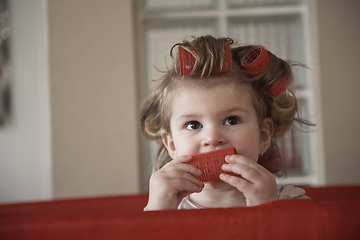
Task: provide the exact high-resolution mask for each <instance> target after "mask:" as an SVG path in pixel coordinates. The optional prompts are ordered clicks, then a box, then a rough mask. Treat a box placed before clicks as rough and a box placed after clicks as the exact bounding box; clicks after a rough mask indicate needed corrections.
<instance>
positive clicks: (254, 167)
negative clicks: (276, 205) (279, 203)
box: [220, 155, 278, 207]
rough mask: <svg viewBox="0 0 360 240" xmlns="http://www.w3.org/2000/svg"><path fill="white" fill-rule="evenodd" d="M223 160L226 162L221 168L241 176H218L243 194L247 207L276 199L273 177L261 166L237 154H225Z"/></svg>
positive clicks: (275, 186) (276, 192) (275, 185)
mask: <svg viewBox="0 0 360 240" xmlns="http://www.w3.org/2000/svg"><path fill="white" fill-rule="evenodd" d="M225 161H226V162H227V163H228V164H224V165H223V166H222V168H223V170H224V171H227V172H233V173H237V174H240V175H241V176H242V178H240V177H235V176H230V175H228V174H221V175H220V178H221V180H223V181H224V182H226V183H228V184H230V185H232V186H234V187H236V188H237V189H238V190H239V191H241V192H242V193H243V194H244V196H245V198H246V204H247V206H248V207H250V206H257V205H260V204H264V203H268V202H271V201H274V200H277V199H278V191H277V184H276V181H275V177H274V176H273V174H272V173H271V172H269V171H268V170H266V169H265V168H264V167H263V166H261V165H260V164H258V163H257V162H254V161H253V160H251V159H249V158H246V157H243V156H239V155H232V156H226V158H225Z"/></svg>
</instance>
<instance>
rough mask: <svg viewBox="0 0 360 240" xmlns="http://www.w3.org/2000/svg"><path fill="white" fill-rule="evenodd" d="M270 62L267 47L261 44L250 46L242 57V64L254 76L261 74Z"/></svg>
mask: <svg viewBox="0 0 360 240" xmlns="http://www.w3.org/2000/svg"><path fill="white" fill-rule="evenodd" d="M270 62H271V58H270V54H269V52H268V51H267V49H266V48H265V47H263V46H259V45H257V46H253V47H252V48H250V49H249V50H248V51H247V52H246V53H245V54H244V56H243V57H242V58H241V65H242V66H243V68H244V69H245V70H247V71H249V72H250V75H251V76H253V77H256V76H258V75H260V74H261V72H262V71H263V70H265V68H267V66H269V64H270Z"/></svg>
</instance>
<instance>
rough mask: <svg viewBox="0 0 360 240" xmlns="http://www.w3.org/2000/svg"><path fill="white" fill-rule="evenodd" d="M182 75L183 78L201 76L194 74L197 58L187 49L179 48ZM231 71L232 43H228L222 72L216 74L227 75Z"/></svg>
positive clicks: (225, 48)
mask: <svg viewBox="0 0 360 240" xmlns="http://www.w3.org/2000/svg"><path fill="white" fill-rule="evenodd" d="M179 59H180V74H181V76H190V75H195V76H196V75H200V74H197V73H192V71H193V68H194V66H195V57H194V56H193V55H192V54H191V53H190V52H189V51H188V50H186V49H185V48H183V47H182V46H179ZM230 70H231V49H230V43H226V44H225V47H224V62H223V65H222V67H221V69H220V71H217V72H214V73H215V74H219V73H226V72H229V71H230Z"/></svg>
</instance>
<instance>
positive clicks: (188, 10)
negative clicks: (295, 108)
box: [136, 0, 321, 185]
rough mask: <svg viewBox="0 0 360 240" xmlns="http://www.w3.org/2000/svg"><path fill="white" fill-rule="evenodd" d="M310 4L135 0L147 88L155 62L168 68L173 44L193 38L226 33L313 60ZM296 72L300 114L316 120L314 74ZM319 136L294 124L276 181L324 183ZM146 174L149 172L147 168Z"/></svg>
mask: <svg viewBox="0 0 360 240" xmlns="http://www.w3.org/2000/svg"><path fill="white" fill-rule="evenodd" d="M309 5H310V3H309V2H308V1H306V0H188V1H187V0H143V1H137V8H136V9H137V13H138V29H139V31H138V33H139V34H138V35H139V45H140V46H139V47H140V51H139V52H140V53H141V54H140V56H139V59H140V60H141V62H142V67H143V68H142V72H141V78H142V79H141V81H142V88H143V92H146V91H147V93H149V92H148V91H149V90H150V89H152V87H153V85H152V84H153V83H152V80H154V79H158V78H159V77H160V73H159V72H158V71H157V70H156V69H155V68H154V66H156V67H157V68H158V69H160V70H161V69H166V62H167V59H169V58H170V56H169V51H170V48H171V47H172V45H173V44H175V43H177V42H181V41H182V40H183V39H184V38H189V39H190V38H191V36H199V35H205V34H210V35H214V36H217V37H219V36H228V37H231V38H233V39H234V40H235V41H237V42H238V43H240V44H261V45H264V46H266V47H267V48H268V49H269V50H270V51H271V52H273V53H274V54H276V55H277V56H279V57H281V58H283V59H285V60H291V61H293V62H299V63H304V64H305V65H306V64H308V63H312V62H314V59H313V54H309V52H311V46H312V45H311V41H310V37H309V35H310V34H309V32H310V30H311V29H310V27H311V26H310V17H309V15H310V10H309V9H310V6H309ZM164 56H168V58H167V59H166V58H165V59H164ZM294 72H295V77H296V80H297V84H296V90H297V97H298V99H299V105H300V108H301V112H302V117H303V118H305V119H307V120H310V121H312V122H316V120H317V119H316V116H315V113H316V108H317V106H316V101H315V99H314V84H313V81H315V75H314V74H312V73H311V71H308V70H305V69H303V68H296V69H294ZM318 135H319V134H317V133H311V134H308V133H304V132H302V131H300V130H299V126H296V125H294V126H293V127H292V128H291V130H290V131H289V133H288V134H287V135H286V136H284V137H283V138H282V139H281V141H280V144H281V152H282V154H283V157H284V161H285V165H286V167H287V178H286V179H278V181H279V182H280V183H287V182H292V183H294V184H301V185H315V184H319V183H320V182H321V180H320V179H321V177H320V175H321V173H319V167H318V165H319V164H320V163H321V160H319V155H321V154H318V152H321V149H320V148H318V147H317V146H318V145H319V144H318V141H319V137H318ZM147 146H148V153H147V155H146V156H147V160H146V161H147V163H146V164H145V166H146V169H150V168H149V167H147V166H149V164H150V162H151V161H150V160H151V159H152V158H153V157H154V153H155V151H156V150H155V149H156V148H155V146H153V145H147ZM144 174H145V173H144ZM146 174H147V175H150V173H149V171H147V173H146Z"/></svg>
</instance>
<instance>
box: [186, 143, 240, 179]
mask: <svg viewBox="0 0 360 240" xmlns="http://www.w3.org/2000/svg"><path fill="white" fill-rule="evenodd" d="M235 154H236V149H235V148H233V147H232V148H225V149H219V150H215V151H211V152H207V153H201V154H196V155H193V156H192V159H191V160H190V161H189V162H187V164H190V165H193V166H195V167H197V168H198V169H200V170H201V171H202V174H201V175H200V176H199V177H197V178H198V179H199V180H200V181H202V182H210V181H217V180H220V174H221V173H226V174H229V175H233V176H237V177H239V175H238V174H235V173H231V172H225V171H224V170H222V168H221V166H222V165H223V164H225V163H226V162H225V156H227V155H235Z"/></svg>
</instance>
